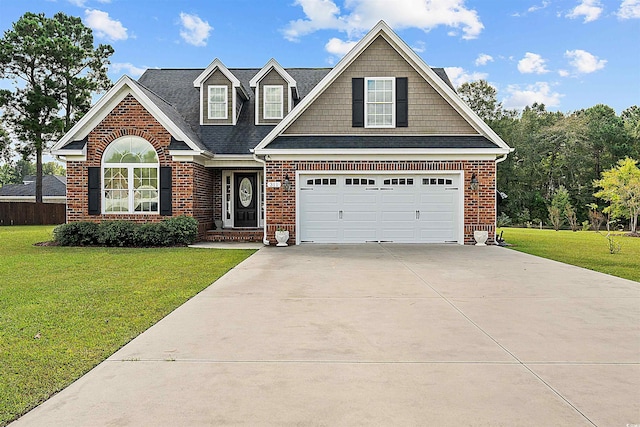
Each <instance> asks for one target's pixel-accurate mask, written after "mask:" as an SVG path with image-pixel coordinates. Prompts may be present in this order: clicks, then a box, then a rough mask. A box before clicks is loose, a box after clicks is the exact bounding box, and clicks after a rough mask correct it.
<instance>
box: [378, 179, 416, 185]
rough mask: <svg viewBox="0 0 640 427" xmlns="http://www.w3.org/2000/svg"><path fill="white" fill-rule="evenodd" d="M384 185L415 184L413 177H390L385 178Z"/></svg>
mask: <svg viewBox="0 0 640 427" xmlns="http://www.w3.org/2000/svg"><path fill="white" fill-rule="evenodd" d="M384 185H413V178H389V179H385V180H384Z"/></svg>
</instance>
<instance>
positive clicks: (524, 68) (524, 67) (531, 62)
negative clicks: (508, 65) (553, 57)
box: [518, 52, 549, 74]
mask: <svg viewBox="0 0 640 427" xmlns="http://www.w3.org/2000/svg"><path fill="white" fill-rule="evenodd" d="M545 62H546V60H545V59H542V56H540V55H538V54H537V53H531V52H527V53H525V55H524V58H522V59H521V60H520V61H518V71H520V72H521V73H523V74H531V73H535V74H544V73H548V72H549V70H547V69H546V68H545Z"/></svg>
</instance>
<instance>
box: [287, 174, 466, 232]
mask: <svg viewBox="0 0 640 427" xmlns="http://www.w3.org/2000/svg"><path fill="white" fill-rule="evenodd" d="M459 182H460V173H457V174H447V175H443V174H433V173H432V174H415V173H408V174H348V175H347V174H344V175H343V174H339V175H325V174H300V176H299V184H298V221H299V222H298V223H299V230H300V232H299V240H300V242H302V243H304V242H316V243H361V242H405V243H444V242H460V236H461V233H462V225H461V220H462V219H461V216H462V215H461V214H460V212H459V207H460V206H461V202H460V195H461V189H460V186H459Z"/></svg>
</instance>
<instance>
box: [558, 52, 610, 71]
mask: <svg viewBox="0 0 640 427" xmlns="http://www.w3.org/2000/svg"><path fill="white" fill-rule="evenodd" d="M564 56H565V57H566V58H569V60H570V61H569V64H571V65H572V66H573V67H574V68H575V69H576V71H577V72H578V73H580V74H589V73H593V72H595V71H598V70H601V69H603V68H604V66H605V64H606V63H607V60H606V59H599V58H598V57H597V56H595V55H592V54H590V53H589V52H587V51H584V50H581V49H576V50H568V51H566V52H565V53H564Z"/></svg>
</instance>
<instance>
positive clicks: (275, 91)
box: [262, 85, 284, 119]
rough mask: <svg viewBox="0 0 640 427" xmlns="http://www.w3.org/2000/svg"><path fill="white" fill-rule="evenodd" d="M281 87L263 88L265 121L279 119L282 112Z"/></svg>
mask: <svg viewBox="0 0 640 427" xmlns="http://www.w3.org/2000/svg"><path fill="white" fill-rule="evenodd" d="M283 92H284V91H283V87H282V86H267V85H265V86H264V96H263V99H262V102H263V104H262V105H263V109H264V112H263V115H264V118H265V119H281V118H282V116H283V111H284V102H283V96H282V95H283Z"/></svg>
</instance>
